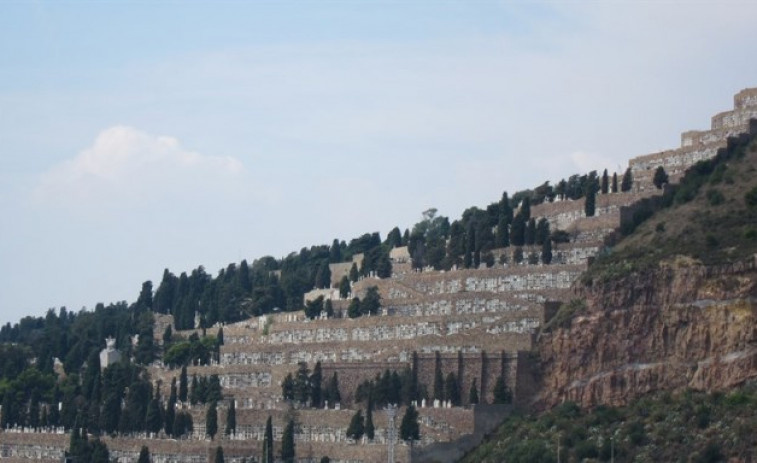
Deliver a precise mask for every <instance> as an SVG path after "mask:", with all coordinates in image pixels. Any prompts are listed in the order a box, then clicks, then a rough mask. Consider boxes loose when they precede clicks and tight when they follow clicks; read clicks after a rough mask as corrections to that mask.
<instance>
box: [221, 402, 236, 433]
mask: <svg viewBox="0 0 757 463" xmlns="http://www.w3.org/2000/svg"><path fill="white" fill-rule="evenodd" d="M224 433H225V434H226V435H227V436H230V435H232V434H236V433H237V409H236V400H234V399H231V400H230V401H229V410H228V413H226V429H225V430H224Z"/></svg>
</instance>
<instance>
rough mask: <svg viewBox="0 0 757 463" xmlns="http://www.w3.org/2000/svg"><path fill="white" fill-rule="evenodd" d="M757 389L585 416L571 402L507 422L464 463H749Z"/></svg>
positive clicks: (652, 401) (659, 399) (662, 398)
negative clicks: (731, 460) (732, 462)
mask: <svg viewBox="0 0 757 463" xmlns="http://www.w3.org/2000/svg"><path fill="white" fill-rule="evenodd" d="M754 429H757V385H756V384H754V383H752V384H748V385H746V386H743V387H741V388H737V389H734V390H732V391H731V392H729V393H726V394H724V393H714V394H705V393H700V392H693V391H686V392H683V393H680V394H675V395H673V394H670V393H658V394H654V395H650V396H647V397H645V398H642V399H640V400H637V401H636V402H634V403H633V404H631V405H629V406H627V407H617V408H616V407H608V406H598V407H596V408H594V409H593V410H590V411H584V410H581V409H580V408H579V407H578V406H577V405H576V404H575V403H572V402H566V403H563V404H562V405H560V406H558V407H555V408H554V409H553V410H551V411H549V412H546V413H543V414H541V415H516V416H512V417H510V418H508V419H507V420H506V421H505V422H504V423H503V424H502V425H501V426H500V427H499V429H498V430H497V431H496V432H495V433H494V434H493V435H492V436H490V437H489V438H488V439H487V441H486V442H484V444H482V445H481V446H479V447H478V448H476V449H474V450H473V451H472V452H471V453H470V454H469V455H467V456H466V457H465V458H464V459H463V460H462V461H463V462H464V463H469V462H470V463H472V462H476V463H479V462H500V461H507V462H532V461H539V462H556V461H557V446H558V442H559V445H560V453H561V460H562V461H586V460H589V461H600V462H604V461H610V460H611V458H612V457H614V460H615V461H616V462H618V463H624V462H637V461H672V462H676V461H680V462H719V461H726V460H728V459H729V458H735V459H737V460H739V461H748V460H749V459H750V458H751V457H752V456H753V451H754V448H755V445H757V436H756V435H755V433H754Z"/></svg>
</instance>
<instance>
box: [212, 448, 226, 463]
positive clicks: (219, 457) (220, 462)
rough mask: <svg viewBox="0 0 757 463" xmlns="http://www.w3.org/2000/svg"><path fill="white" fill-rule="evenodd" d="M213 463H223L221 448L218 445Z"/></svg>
mask: <svg viewBox="0 0 757 463" xmlns="http://www.w3.org/2000/svg"><path fill="white" fill-rule="evenodd" d="M213 463H224V461H223V447H221V446H220V445H219V446H218V447H216V455H215V461H214V462H213Z"/></svg>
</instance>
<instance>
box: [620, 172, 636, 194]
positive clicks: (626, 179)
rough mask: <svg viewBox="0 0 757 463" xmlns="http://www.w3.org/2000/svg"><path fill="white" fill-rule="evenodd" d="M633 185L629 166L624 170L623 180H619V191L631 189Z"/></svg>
mask: <svg viewBox="0 0 757 463" xmlns="http://www.w3.org/2000/svg"><path fill="white" fill-rule="evenodd" d="M632 187H633V174H632V173H631V168H630V167H629V168H628V169H626V172H625V173H624V174H623V180H621V182H620V191H623V192H626V191H631V188H632Z"/></svg>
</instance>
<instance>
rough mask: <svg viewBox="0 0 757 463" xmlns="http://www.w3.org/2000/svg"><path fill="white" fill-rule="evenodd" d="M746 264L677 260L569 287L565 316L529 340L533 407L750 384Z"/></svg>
mask: <svg viewBox="0 0 757 463" xmlns="http://www.w3.org/2000/svg"><path fill="white" fill-rule="evenodd" d="M756 262H757V256H755V257H754V258H753V259H750V260H748V261H746V262H741V263H737V264H730V265H724V266H710V267H705V266H702V265H696V264H693V263H691V262H689V263H682V262H680V259H679V261H678V262H675V263H670V262H668V263H666V264H662V265H660V266H659V267H658V268H657V269H656V270H654V271H651V272H649V271H648V272H643V273H640V274H632V275H627V276H625V277H623V278H620V279H615V280H613V281H609V282H605V283H595V284H594V285H586V286H580V287H577V289H576V290H575V297H576V300H574V303H573V304H572V306H573V307H572V310H574V312H573V313H572V314H571V316H567V317H565V318H564V320H565V321H563V322H562V323H555V324H553V327H552V329H551V330H549V331H548V332H543V333H542V334H541V335H540V338H539V342H538V349H539V353H540V355H541V358H542V362H543V366H544V369H543V378H542V381H543V387H542V393H541V396H540V398H539V404H540V405H541V406H542V407H551V406H553V405H556V404H558V403H560V402H563V401H566V400H571V401H575V402H577V403H578V404H580V405H581V406H586V407H591V406H594V405H598V404H608V405H610V404H611V405H623V404H627V403H629V402H630V401H632V400H633V399H635V398H637V397H639V396H641V395H643V394H645V393H648V392H652V391H656V390H674V391H675V390H682V389H686V388H692V389H696V390H706V391H714V390H722V389H726V388H729V387H732V386H734V385H737V384H740V383H743V382H744V381H746V380H747V379H749V378H754V377H757V263H756ZM559 316H560V313H558V314H557V315H556V317H559Z"/></svg>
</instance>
